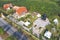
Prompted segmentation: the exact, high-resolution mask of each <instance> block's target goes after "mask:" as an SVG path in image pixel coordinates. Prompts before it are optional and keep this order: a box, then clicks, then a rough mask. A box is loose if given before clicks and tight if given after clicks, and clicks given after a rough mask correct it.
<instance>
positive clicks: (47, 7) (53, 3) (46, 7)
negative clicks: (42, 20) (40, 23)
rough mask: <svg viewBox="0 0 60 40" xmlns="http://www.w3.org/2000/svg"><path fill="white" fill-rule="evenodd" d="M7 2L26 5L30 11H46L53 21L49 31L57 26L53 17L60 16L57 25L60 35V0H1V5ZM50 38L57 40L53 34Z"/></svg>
mask: <svg viewBox="0 0 60 40" xmlns="http://www.w3.org/2000/svg"><path fill="white" fill-rule="evenodd" d="M5 3H13V5H17V6H25V7H27V9H28V11H30V12H34V11H36V12H39V13H40V14H43V13H46V14H47V17H48V18H49V20H50V22H51V25H49V26H47V29H48V30H49V31H51V28H52V27H54V26H55V25H54V24H53V23H52V22H53V19H55V18H58V20H59V24H58V26H56V34H58V35H60V31H59V30H60V17H58V14H59V13H60V0H0V4H1V5H0V7H2V6H3V4H5ZM2 9H3V8H2ZM2 11H3V10H2ZM0 12H1V10H0ZM3 13H11V12H10V11H8V12H5V11H3ZM21 20H25V19H24V18H21ZM32 22H33V21H32ZM57 31H58V33H57ZM1 32H2V31H1ZM50 40H57V38H56V37H54V36H52V38H51V39H50Z"/></svg>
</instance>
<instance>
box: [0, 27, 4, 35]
mask: <svg viewBox="0 0 60 40" xmlns="http://www.w3.org/2000/svg"><path fill="white" fill-rule="evenodd" d="M3 34H4V30H3V29H2V28H1V27H0V35H3Z"/></svg>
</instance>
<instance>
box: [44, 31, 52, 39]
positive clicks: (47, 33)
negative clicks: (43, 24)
mask: <svg viewBox="0 0 60 40" xmlns="http://www.w3.org/2000/svg"><path fill="white" fill-rule="evenodd" d="M44 36H45V37H47V38H51V36H52V33H51V32H49V31H46V32H45V34H44Z"/></svg>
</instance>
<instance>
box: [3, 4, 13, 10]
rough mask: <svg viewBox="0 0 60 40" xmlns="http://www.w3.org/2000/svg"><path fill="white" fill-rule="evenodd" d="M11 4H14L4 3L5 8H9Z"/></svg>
mask: <svg viewBox="0 0 60 40" xmlns="http://www.w3.org/2000/svg"><path fill="white" fill-rule="evenodd" d="M11 5H12V4H4V5H3V8H4V9H7V8H8V7H10V6H11Z"/></svg>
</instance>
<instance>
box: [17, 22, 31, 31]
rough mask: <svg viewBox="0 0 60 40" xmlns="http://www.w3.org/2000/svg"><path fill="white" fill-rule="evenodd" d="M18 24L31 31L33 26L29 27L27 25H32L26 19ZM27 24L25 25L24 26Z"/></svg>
mask: <svg viewBox="0 0 60 40" xmlns="http://www.w3.org/2000/svg"><path fill="white" fill-rule="evenodd" d="M17 24H18V25H20V26H22V27H23V28H24V29H25V30H27V31H29V30H30V29H31V28H27V27H26V26H29V25H30V22H28V21H26V22H24V21H20V22H18V23H17ZM24 25H25V26H24Z"/></svg>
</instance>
